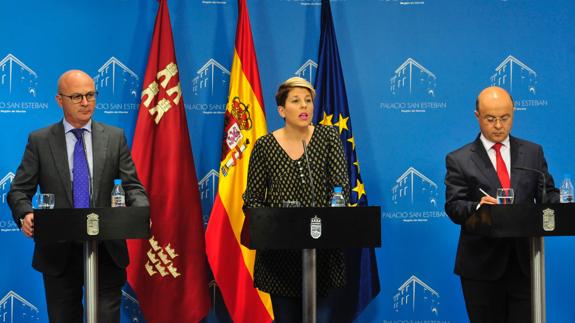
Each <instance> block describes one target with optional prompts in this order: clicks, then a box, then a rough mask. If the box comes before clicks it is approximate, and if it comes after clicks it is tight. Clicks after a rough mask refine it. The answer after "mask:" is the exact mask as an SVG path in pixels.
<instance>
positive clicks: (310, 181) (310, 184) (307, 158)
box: [301, 139, 316, 207]
mask: <svg viewBox="0 0 575 323" xmlns="http://www.w3.org/2000/svg"><path fill="white" fill-rule="evenodd" d="M301 143H302V145H303V154H304V156H305V162H306V164H307V173H308V177H309V188H310V190H311V194H312V195H311V196H312V203H311V206H312V207H315V202H316V196H315V191H314V190H313V177H312V176H311V166H310V165H309V157H308V154H307V145H306V143H305V139H302V141H301Z"/></svg>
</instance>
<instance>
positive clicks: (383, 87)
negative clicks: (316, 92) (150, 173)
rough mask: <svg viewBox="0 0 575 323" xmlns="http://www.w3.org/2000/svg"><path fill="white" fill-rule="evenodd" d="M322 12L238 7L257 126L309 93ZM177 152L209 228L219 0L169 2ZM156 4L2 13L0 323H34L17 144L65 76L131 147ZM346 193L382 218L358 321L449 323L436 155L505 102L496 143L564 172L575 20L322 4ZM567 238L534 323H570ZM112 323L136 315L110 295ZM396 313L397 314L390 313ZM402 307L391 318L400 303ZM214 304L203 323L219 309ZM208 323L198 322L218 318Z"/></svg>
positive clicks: (387, 2) (493, 4) (509, 3)
mask: <svg viewBox="0 0 575 323" xmlns="http://www.w3.org/2000/svg"><path fill="white" fill-rule="evenodd" d="M320 2H321V1H320V0H276V1H271V0H248V7H249V11H250V17H251V24H252V28H253V37H254V42H255V46H256V52H257V56H258V61H259V68H260V73H261V75H260V77H261V81H262V90H263V93H264V104H265V105H266V112H267V120H268V128H269V129H270V130H273V129H277V128H279V127H281V126H282V120H281V118H280V117H279V116H278V114H277V112H276V106H275V104H274V99H273V96H274V93H275V90H276V89H277V86H278V85H279V84H280V83H281V82H282V81H283V80H285V79H287V78H288V77H291V76H293V75H299V76H302V77H305V78H307V79H309V80H310V81H312V83H313V80H314V77H315V72H316V70H317V55H318V46H319V34H320ZM169 6H170V11H171V16H172V24H173V32H174V37H175V44H176V53H177V58H178V63H179V70H180V73H181V75H180V78H181V82H182V88H183V95H184V102H185V106H186V111H187V115H188V123H189V128H190V137H191V140H192V146H193V151H194V158H195V162H196V170H197V174H198V178H199V179H200V182H199V184H200V190H201V192H202V208H203V213H204V214H205V219H206V220H207V216H208V215H209V212H210V208H211V205H212V202H213V197H214V192H215V191H216V185H217V172H216V171H214V169H217V167H218V164H219V158H220V148H221V134H222V126H223V112H224V110H225V102H226V101H227V98H226V96H227V89H228V85H229V73H230V68H231V61H232V54H233V46H234V36H235V28H236V17H237V4H236V1H233V0H219V1H212V0H203V1H200V0H196V1H185V0H170V2H169ZM156 9H157V3H156V2H155V1H153V0H101V1H63V0H58V1H40V0H21V1H13V0H12V1H4V3H3V12H4V14H3V17H2V19H1V20H0V40H1V43H2V46H0V137H1V138H2V140H0V155H1V156H2V158H1V160H0V194H1V196H2V199H1V201H0V202H1V203H0V248H1V249H0V250H1V255H2V258H3V265H2V266H1V268H0V320H2V322H46V321H47V316H46V305H45V301H44V294H43V289H42V281H41V275H40V274H39V273H37V272H35V271H34V270H33V269H32V268H31V258H32V247H33V242H32V241H31V240H30V239H27V238H25V237H24V236H23V235H22V234H21V233H20V232H18V231H17V228H16V225H15V224H14V223H13V221H12V220H11V216H10V212H9V209H8V206H7V204H6V193H7V191H8V190H9V186H10V183H11V181H12V178H13V176H14V173H15V172H16V168H17V166H18V164H19V162H20V159H21V157H22V153H23V151H24V147H25V144H26V139H27V134H28V133H29V132H30V131H32V130H34V129H37V128H40V127H43V126H46V125H48V124H50V123H53V122H56V121H57V120H59V119H60V118H61V116H62V112H61V111H60V108H59V107H58V106H57V104H56V102H55V100H54V96H55V94H56V81H57V78H58V76H59V75H60V74H61V73H62V72H63V71H65V70H68V69H71V68H80V69H83V70H85V71H86V72H88V73H89V74H90V75H92V76H93V77H94V78H95V79H96V81H97V87H98V91H100V93H101V95H100V96H99V97H98V105H97V110H96V113H95V118H96V119H97V120H99V121H103V122H107V123H110V124H114V125H118V126H121V127H123V128H124V129H125V130H126V132H127V135H128V137H129V140H130V141H131V137H132V135H133V130H134V126H135V120H136V116H137V106H138V102H139V91H140V88H141V83H142V78H143V75H144V70H145V65H146V60H147V55H148V49H149V48H148V47H149V44H150V41H151V32H152V28H153V23H154V18H155V15H156ZM332 11H333V17H334V24H335V29H336V33H337V38H338V43H339V50H340V58H341V61H342V66H343V72H344V75H345V80H346V85H347V94H348V99H349V107H350V114H351V118H352V120H353V121H352V122H353V126H354V135H355V143H356V147H357V148H356V149H357V153H358V158H359V161H360V165H361V173H362V178H363V180H364V184H365V187H366V191H367V194H368V196H369V200H370V204H372V205H381V206H382V234H383V246H382V248H380V249H378V250H377V258H378V264H379V271H380V279H381V293H380V294H379V296H378V297H377V298H376V299H375V300H374V301H373V302H372V303H371V304H370V305H369V307H368V308H367V309H366V310H365V311H364V312H363V314H362V316H361V317H360V318H359V319H358V322H418V321H429V322H465V321H467V318H466V315H465V309H464V302H463V297H462V294H461V289H460V285H459V280H458V278H457V276H455V275H454V274H453V273H452V272H453V263H454V257H455V250H456V246H457V238H458V231H459V228H458V226H456V225H455V224H453V223H451V222H450V220H449V219H448V218H447V217H446V215H445V213H444V211H443V204H444V194H445V189H444V185H443V177H444V175H445V166H444V157H445V155H446V154H447V153H448V152H450V151H452V150H454V149H456V148H457V147H459V146H462V145H463V144H465V143H467V142H469V141H471V140H473V139H474V138H475V136H476V135H477V133H478V126H477V122H476V120H475V118H474V116H473V110H474V104H475V97H476V95H477V93H478V92H479V91H480V90H481V89H482V88H484V87H486V86H489V85H492V84H493V85H500V86H502V87H504V88H506V89H508V90H509V91H510V92H511V93H512V95H513V96H514V99H515V101H516V105H517V112H516V115H515V127H514V129H513V131H512V133H513V134H514V135H516V136H518V137H523V138H526V139H530V140H532V141H536V142H538V143H540V144H542V145H543V146H544V148H545V153H546V157H547V161H548V163H549V168H550V172H551V173H552V174H553V175H554V176H555V180H556V181H560V180H561V179H562V177H563V174H564V173H568V172H572V171H574V169H573V164H572V160H573V159H572V157H573V153H574V149H573V147H572V146H571V145H570V144H571V142H572V141H573V139H574V138H575V134H574V129H575V128H574V127H573V126H572V123H573V119H571V117H570V116H571V115H572V113H571V111H570V110H571V105H572V103H571V100H572V99H570V97H571V94H572V92H571V91H572V90H573V84H574V83H575V80H574V75H575V67H574V66H571V65H572V64H571V61H572V59H573V55H574V50H575V48H574V47H575V39H574V38H573V36H572V34H573V31H575V26H574V23H575V22H574V21H575V19H574V18H575V4H574V3H573V2H572V1H568V0H555V1H545V2H543V1H537V0H468V1H456V0H421V1H400V0H362V1H353V0H332ZM573 239H574V238H568V237H562V238H550V239H546V248H547V308H548V320H549V321H550V322H573V321H575V311H574V310H573V307H572V304H571V299H570V297H569V296H568V295H570V292H571V291H572V290H574V289H575V282H574V281H573V279H571V276H570V272H571V271H570V268H573V267H574V266H575V260H574V258H573V257H572V252H570V251H572V250H573V249H572V247H570V246H571V245H572V244H573V242H574V240H573ZM125 302H126V309H127V311H126V312H125V313H126V315H125V317H124V320H125V321H128V320H129V318H130V315H132V314H133V312H131V309H132V308H133V307H131V306H129V305H131V304H133V303H134V300H133V299H132V298H130V296H129V295H126V298H125ZM406 302H407V303H406ZM406 304H407V305H406ZM222 306H223V305H222V304H221V303H217V304H216V309H221V308H222ZM214 316H215V315H212V317H211V319H210V320H213V321H217V320H218V319H217V318H215V317H214ZM220 320H221V319H220Z"/></svg>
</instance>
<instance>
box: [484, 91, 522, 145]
mask: <svg viewBox="0 0 575 323" xmlns="http://www.w3.org/2000/svg"><path fill="white" fill-rule="evenodd" d="M475 116H476V117H477V121H479V128H481V133H482V134H483V136H485V138H487V139H488V140H490V141H492V142H501V141H503V140H505V139H506V138H507V136H509V132H510V131H511V127H512V126H513V99H512V98H511V95H509V93H507V91H505V90H504V89H502V88H500V87H497V86H491V87H488V88H486V89H484V90H483V91H481V93H479V95H478V96H477V100H476V103H475Z"/></svg>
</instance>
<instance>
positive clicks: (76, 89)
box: [56, 70, 97, 128]
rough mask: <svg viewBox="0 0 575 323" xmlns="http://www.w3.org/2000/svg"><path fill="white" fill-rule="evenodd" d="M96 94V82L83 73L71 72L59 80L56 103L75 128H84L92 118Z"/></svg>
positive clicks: (78, 71)
mask: <svg viewBox="0 0 575 323" xmlns="http://www.w3.org/2000/svg"><path fill="white" fill-rule="evenodd" d="M96 94H97V93H96V89H95V84H94V80H92V78H91V77H90V75H88V74H86V73H84V72H83V71H80V70H70V71H67V72H65V73H64V74H62V76H60V78H59V79H58V94H57V95H56V102H58V105H59V106H60V107H62V110H63V111H64V118H65V119H66V121H68V122H69V123H70V124H71V125H72V126H73V127H74V128H80V127H83V126H84V125H85V124H86V123H88V122H89V121H90V119H91V118H92V114H93V113H94V108H95V106H96Z"/></svg>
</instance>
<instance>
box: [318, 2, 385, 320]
mask: <svg viewBox="0 0 575 323" xmlns="http://www.w3.org/2000/svg"><path fill="white" fill-rule="evenodd" d="M315 89H316V98H315V104H314V105H315V107H316V109H315V111H314V123H316V124H318V123H319V124H323V125H330V126H335V127H337V128H339V135H340V138H341V141H342V144H343V147H344V150H345V155H346V158H347V165H348V174H349V179H350V187H351V192H350V201H349V204H350V206H367V195H366V192H365V188H364V185H363V181H362V179H361V175H360V168H359V161H358V159H357V154H356V150H355V138H354V136H353V132H352V128H351V117H350V114H349V107H348V104H347V94H346V91H345V82H344V79H343V72H342V68H341V62H340V59H339V51H338V48H337V40H336V36H335V30H334V27H333V18H332V15H331V6H330V2H329V0H323V1H322V7H321V37H320V46H319V58H318V68H317V74H316V79H315ZM345 256H346V271H347V278H348V281H347V284H346V287H345V288H342V289H339V290H334V291H335V294H337V295H335V294H334V295H331V296H330V297H331V298H333V299H330V302H332V301H333V302H336V303H333V306H331V308H330V310H329V314H327V315H329V318H328V322H351V321H353V320H354V319H355V318H356V317H357V316H358V315H359V313H361V311H362V310H363V309H364V308H365V307H366V306H367V304H369V302H370V301H371V300H372V299H373V298H375V296H377V294H378V293H379V289H380V286H379V275H378V272H377V263H376V259H375V252H374V250H373V248H365V249H350V250H346V251H345ZM321 312H322V311H321V310H319V309H318V316H319V315H322V314H323V313H321ZM318 318H319V317H318Z"/></svg>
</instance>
